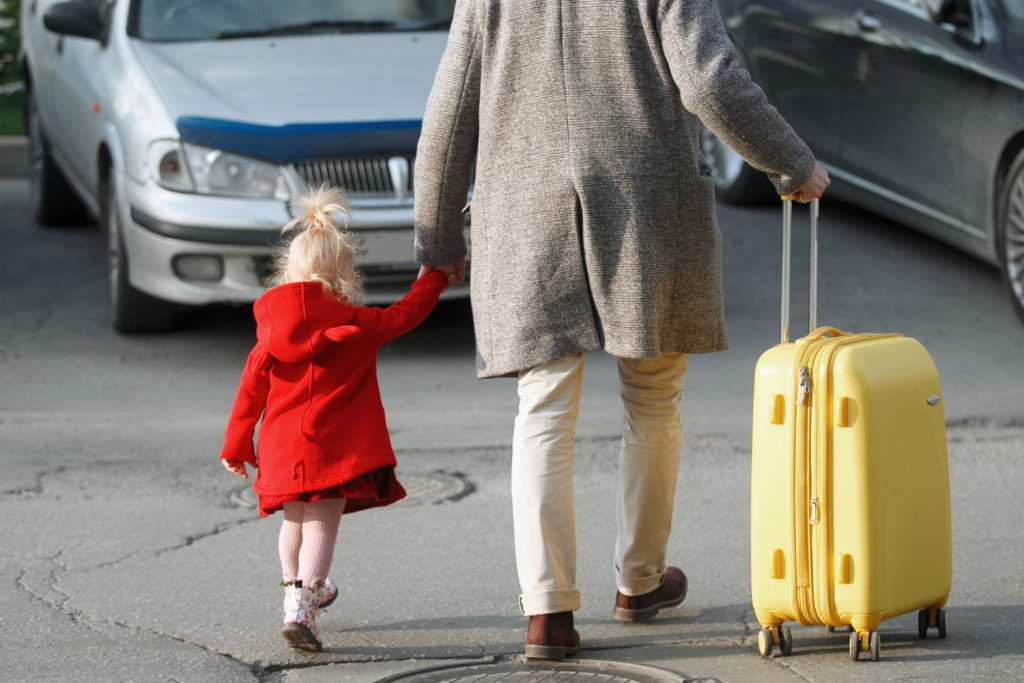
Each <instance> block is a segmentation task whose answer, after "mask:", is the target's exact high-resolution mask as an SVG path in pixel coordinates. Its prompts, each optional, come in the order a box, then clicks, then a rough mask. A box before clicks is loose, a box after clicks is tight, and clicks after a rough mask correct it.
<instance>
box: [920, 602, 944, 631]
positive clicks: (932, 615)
mask: <svg viewBox="0 0 1024 683" xmlns="http://www.w3.org/2000/svg"><path fill="white" fill-rule="evenodd" d="M933 627H934V628H935V629H936V630H937V631H938V632H939V638H945V637H946V610H944V609H935V608H934V607H930V608H928V609H923V610H921V611H920V612H918V613H917V635H918V636H919V637H921V638H927V637H928V629H930V628H933Z"/></svg>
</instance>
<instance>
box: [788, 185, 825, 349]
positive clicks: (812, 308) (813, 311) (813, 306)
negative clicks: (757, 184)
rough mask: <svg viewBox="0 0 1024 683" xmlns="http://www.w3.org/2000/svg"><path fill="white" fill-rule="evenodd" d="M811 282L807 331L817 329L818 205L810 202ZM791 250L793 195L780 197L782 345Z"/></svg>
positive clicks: (817, 202)
mask: <svg viewBox="0 0 1024 683" xmlns="http://www.w3.org/2000/svg"><path fill="white" fill-rule="evenodd" d="M810 203H811V281H810V296H809V298H808V306H807V308H808V320H809V322H810V324H809V331H810V332H811V333H813V332H814V330H815V329H817V327H818V204H819V201H818V200H817V199H812V200H811V202H810ZM792 248H793V195H791V194H788V195H783V197H782V330H781V332H782V343H783V344H785V343H786V342H788V341H789V299H790V286H789V284H790V271H791V270H792V267H791V264H790V255H791V252H792Z"/></svg>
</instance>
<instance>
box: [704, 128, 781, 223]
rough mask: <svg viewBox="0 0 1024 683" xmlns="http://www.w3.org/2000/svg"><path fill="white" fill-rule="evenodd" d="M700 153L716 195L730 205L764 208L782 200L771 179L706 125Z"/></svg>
mask: <svg viewBox="0 0 1024 683" xmlns="http://www.w3.org/2000/svg"><path fill="white" fill-rule="evenodd" d="M700 151H701V154H702V155H704V160H705V161H706V162H707V163H708V166H710V167H711V172H712V175H714V177H715V194H716V195H717V196H718V198H719V199H721V200H722V201H723V202H725V203H726V204H737V205H743V204H762V203H765V202H768V201H770V200H772V199H776V198H778V193H777V192H776V191H775V188H774V187H773V186H772V184H771V182H770V181H769V180H768V176H767V175H765V174H764V173H762V172H761V171H758V170H756V169H754V168H752V167H751V166H750V164H748V163H747V162H745V161H744V160H743V157H741V156H740V155H739V154H737V153H736V152H735V151H733V149H732V148H731V147H729V145H727V144H725V143H724V142H723V141H722V140H720V139H719V138H718V136H716V135H715V134H714V133H712V132H711V131H710V130H708V129H707V128H705V127H704V126H703V125H702V126H701V127H700Z"/></svg>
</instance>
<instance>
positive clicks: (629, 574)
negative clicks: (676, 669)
mask: <svg viewBox="0 0 1024 683" xmlns="http://www.w3.org/2000/svg"><path fill="white" fill-rule="evenodd" d="M583 363H584V356H583V355H581V354H573V355H568V356H565V357H563V358H559V359H558V360H555V361H551V362H550V363H545V364H544V365H540V366H538V367H536V368H533V369H531V370H527V371H524V372H523V373H521V374H520V375H519V415H518V416H517V417H516V423H515V432H514V434H513V438H512V518H513V525H514V528H515V548H516V567H517V569H518V572H519V585H520V588H521V590H522V594H521V595H520V596H519V607H520V609H521V610H522V611H523V613H524V614H549V613H551V612H568V611H572V610H576V609H578V608H579V606H580V593H579V591H578V590H577V589H576V522H575V515H574V511H573V487H572V458H573V439H574V437H575V433H576V417H577V415H578V413H579V403H580V387H581V385H582V382H583ZM618 365H619V385H620V391H621V394H622V402H623V406H624V418H623V424H622V448H621V453H620V456H619V478H620V485H619V491H618V501H617V515H618V521H617V538H616V541H615V572H616V582H617V584H618V589H619V591H621V592H622V593H624V594H625V595H643V594H644V593H648V592H650V591H652V590H655V589H657V588H658V587H659V586H660V585H661V581H662V577H663V575H664V573H665V551H666V546H667V545H668V537H669V532H670V531H671V529H672V501H673V499H674V497H675V488H676V475H677V473H678V471H679V455H680V451H681V447H682V420H681V410H682V396H683V375H684V374H685V372H686V356H685V354H681V353H673V354H663V355H661V356H659V357H657V358H652V359H647V360H627V359H623V358H620V359H618Z"/></svg>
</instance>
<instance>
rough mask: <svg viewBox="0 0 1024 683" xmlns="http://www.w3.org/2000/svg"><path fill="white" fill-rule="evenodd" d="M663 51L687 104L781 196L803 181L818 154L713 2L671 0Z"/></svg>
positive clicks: (664, 15)
mask: <svg viewBox="0 0 1024 683" xmlns="http://www.w3.org/2000/svg"><path fill="white" fill-rule="evenodd" d="M659 25H660V31H661V36H662V49H663V50H664V52H665V58H666V60H667V61H668V64H669V69H670V70H671V71H672V78H673V80H674V81H675V83H676V86H677V87H678V88H679V92H680V94H681V95H682V100H683V106H685V107H686V109H687V110H688V111H690V112H691V113H693V114H695V115H696V116H697V117H698V118H700V120H701V121H702V122H703V123H704V125H705V126H707V127H708V128H709V129H710V130H711V132H713V133H714V134H715V135H717V136H718V137H719V138H720V139H722V140H724V141H725V142H726V144H728V145H729V146H730V147H732V148H733V149H734V150H735V151H736V152H737V153H738V154H739V155H740V156H742V157H743V158H744V159H745V160H746V161H747V162H748V163H749V164H750V165H751V166H753V167H754V168H756V169H758V170H760V171H764V172H766V173H767V174H768V177H769V179H770V180H771V181H772V184H774V185H775V189H776V190H778V192H779V194H788V193H790V192H792V191H793V190H795V189H796V188H798V187H800V186H801V185H803V184H804V183H805V182H806V181H807V179H808V178H810V176H811V173H812V172H813V170H814V163H815V161H814V155H813V154H812V153H811V150H810V149H809V148H808V147H807V145H806V144H804V142H803V140H801V139H800V138H799V137H798V136H797V134H796V132H795V131H794V130H793V128H792V127H791V126H790V125H789V124H788V123H787V122H786V120H785V119H783V118H782V115H781V114H779V112H778V111H777V110H776V109H775V107H773V106H772V105H770V104H769V103H768V100H767V99H766V98H765V95H764V91H762V90H761V88H760V87H758V86H757V84H755V83H754V82H752V81H751V79H750V74H749V73H748V72H747V70H746V69H744V68H743V67H742V66H741V65H740V64H739V63H738V62H737V61H736V55H735V51H734V49H733V46H732V42H731V41H730V39H729V36H728V34H727V33H726V31H725V26H724V25H723V24H722V18H721V16H719V14H718V10H717V8H716V7H715V4H714V3H713V1H712V0H668V1H667V2H665V3H664V4H663V6H662V10H661V14H660V17H659Z"/></svg>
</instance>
